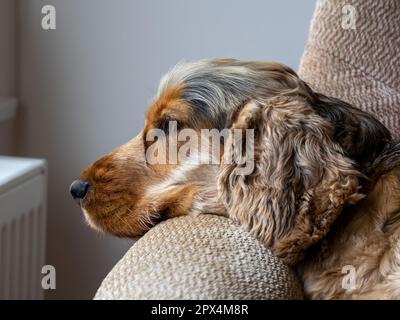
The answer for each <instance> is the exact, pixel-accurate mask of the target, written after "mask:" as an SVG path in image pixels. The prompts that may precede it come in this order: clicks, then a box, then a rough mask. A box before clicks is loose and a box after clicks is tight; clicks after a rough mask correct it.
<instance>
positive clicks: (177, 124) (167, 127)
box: [158, 119, 183, 134]
mask: <svg viewBox="0 0 400 320" xmlns="http://www.w3.org/2000/svg"><path fill="white" fill-rule="evenodd" d="M170 122H172V123H171V128H174V127H175V128H176V131H179V130H181V129H182V128H183V125H182V123H181V122H180V121H178V120H175V119H165V120H163V121H161V123H160V125H159V126H158V127H159V129H160V130H162V131H164V133H165V134H169V132H170V129H171V128H170Z"/></svg>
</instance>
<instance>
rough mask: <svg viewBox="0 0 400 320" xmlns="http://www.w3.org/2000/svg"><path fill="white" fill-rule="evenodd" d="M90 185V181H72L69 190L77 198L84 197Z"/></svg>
mask: <svg viewBox="0 0 400 320" xmlns="http://www.w3.org/2000/svg"><path fill="white" fill-rule="evenodd" d="M89 187H90V183H89V182H87V181H82V180H75V181H74V182H72V184H71V187H70V189H69V191H70V192H71V195H72V197H73V198H74V199H75V200H79V199H83V198H84V197H85V196H86V193H87V191H88V189H89Z"/></svg>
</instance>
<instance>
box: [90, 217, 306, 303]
mask: <svg viewBox="0 0 400 320" xmlns="http://www.w3.org/2000/svg"><path fill="white" fill-rule="evenodd" d="M301 298H302V290H301V286H300V284H299V282H298V279H297V278H296V276H295V274H294V272H293V270H291V269H290V268H289V267H287V266H286V265H284V264H283V263H282V262H281V261H280V260H279V259H278V258H276V257H274V256H273V255H272V254H271V252H270V251H269V250H267V249H265V247H263V246H262V245H261V244H260V243H259V242H258V241H256V240H255V239H253V238H251V237H250V236H249V234H248V233H247V232H245V231H244V230H243V229H242V228H241V227H239V226H237V225H235V224H234V223H233V222H232V221H231V220H229V219H227V218H223V217H218V216H213V215H199V216H196V217H194V216H185V217H180V218H174V219H170V220H167V221H165V222H162V223H160V224H159V225H157V226H156V227H154V228H152V229H151V230H150V231H149V232H148V233H147V234H146V235H144V236H143V237H142V238H141V239H140V240H138V241H137V242H136V243H135V244H134V245H133V247H132V248H131V249H130V250H129V251H128V252H127V253H126V255H125V256H124V257H123V258H122V259H121V260H120V261H119V262H118V263H117V264H116V266H115V267H114V268H113V270H112V271H111V272H110V273H109V274H108V276H107V277H106V278H105V279H104V281H103V283H102V285H101V286H100V288H99V289H98V291H97V293H96V296H95V299H301Z"/></svg>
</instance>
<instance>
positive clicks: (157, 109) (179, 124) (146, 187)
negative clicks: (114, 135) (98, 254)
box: [71, 60, 388, 245]
mask: <svg viewBox="0 0 400 320" xmlns="http://www.w3.org/2000/svg"><path fill="white" fill-rule="evenodd" d="M276 97H292V98H296V99H297V98H298V99H300V100H296V101H304V104H305V105H307V106H308V107H307V114H308V116H309V118H306V119H307V120H306V119H303V120H301V117H302V116H303V115H304V112H305V108H306V107H305V106H303V105H302V104H301V103H300V104H299V106H298V107H296V106H291V112H293V113H294V114H296V117H297V118H296V119H297V121H299V122H301V123H302V126H300V127H299V128H297V129H296V130H298V132H297V133H298V134H300V132H303V131H307V130H308V131H310V132H313V133H312V134H310V135H309V137H311V138H312V141H313V142H314V143H315V147H318V148H311V147H310V148H309V149H307V153H304V154H303V155H302V156H304V157H306V156H307V157H308V158H312V159H313V160H314V161H317V160H318V154H317V153H318V152H322V151H323V152H325V155H326V154H329V155H332V154H330V153H329V152H333V153H334V157H333V158H332V159H331V161H330V162H329V163H328V162H327V163H326V164H329V165H330V167H327V168H324V166H322V165H318V164H317V163H310V161H311V160H310V159H306V158H304V159H302V161H303V162H302V161H300V160H298V161H299V162H298V163H297V165H298V164H300V163H302V164H304V167H303V168H302V170H303V171H302V172H300V171H298V172H297V173H295V170H294V169H296V168H292V169H291V168H290V165H294V162H290V161H287V162H286V163H282V164H280V163H279V161H276V160H277V159H279V158H282V157H283V155H280V154H279V152H280V151H282V150H284V151H287V152H286V156H289V153H290V152H289V149H291V151H293V152H295V151H296V150H294V149H293V148H291V147H290V145H289V142H290V140H286V139H283V138H280V140H279V144H280V145H281V147H282V150H279V149H275V150H274V149H272V148H270V149H269V155H268V156H269V157H271V159H270V160H271V161H272V162H270V166H269V167H268V171H266V172H265V173H263V175H264V178H265V179H266V180H265V181H266V182H265V183H267V181H268V183H270V182H271V183H275V182H273V180H274V177H277V172H276V173H275V174H274V172H275V170H274V168H273V166H278V167H277V168H279V170H280V169H282V170H283V171H282V172H281V174H283V175H286V174H287V175H295V174H300V173H301V174H302V176H296V177H293V176H291V178H295V179H297V180H296V185H295V186H294V185H293V190H291V191H293V192H297V191H298V192H302V195H303V196H306V195H307V192H306V189H307V188H310V189H312V188H314V191H315V192H317V193H318V192H322V191H321V190H323V188H324V186H325V184H323V183H321V181H322V180H324V179H327V181H328V180H329V181H330V184H326V186H328V185H329V186H332V185H335V184H334V179H335V178H338V177H339V176H340V178H338V179H339V181H340V183H341V184H342V185H345V184H346V183H347V182H348V183H350V185H351V186H349V192H348V201H347V200H346V201H343V203H342V204H343V205H344V204H345V203H348V202H349V203H350V202H351V201H353V200H354V201H355V199H356V198H357V196H356V195H355V194H356V193H357V192H356V190H357V173H356V171H357V170H358V169H360V168H361V167H360V168H354V167H353V165H354V166H358V163H357V157H358V156H359V154H358V153H357V152H356V153H354V152H355V150H364V149H365V150H366V149H368V148H370V149H371V150H372V151H374V152H375V148H378V146H379V145H380V144H381V143H382V141H383V140H385V139H386V138H388V134H387V131H385V130H386V129H385V128H384V127H383V126H382V125H381V124H380V123H379V122H377V121H376V120H375V119H374V118H373V117H371V116H369V115H367V114H365V113H362V112H361V113H362V117H358V116H356V115H355V113H356V111H354V110H356V109H355V108H352V107H351V106H348V105H347V104H344V105H342V107H341V108H337V109H335V112H332V110H331V109H330V108H328V107H327V105H328V104H329V103H331V106H332V107H334V105H335V103H336V102H335V101H334V102H332V101H325V100H324V99H328V98H326V97H323V96H319V95H317V94H316V93H314V92H313V91H312V90H311V89H310V88H309V87H308V86H307V85H306V84H305V83H304V82H303V81H301V80H300V79H299V78H298V76H297V75H296V74H295V72H294V71H292V70H291V69H290V68H288V67H286V66H283V65H280V64H277V63H269V62H241V61H236V60H202V61H198V62H193V63H186V64H179V65H177V66H176V67H175V68H173V69H172V70H171V71H170V72H168V74H167V75H166V76H165V77H164V78H163V79H162V81H161V84H160V87H159V91H158V94H157V97H156V100H155V102H154V104H153V105H152V106H151V107H150V108H149V110H148V112H147V114H146V121H145V124H144V128H143V130H142V132H141V133H140V134H139V135H138V136H137V137H135V138H134V139H133V140H131V141H130V142H128V143H127V144H126V145H123V146H121V147H119V148H117V149H116V150H115V151H113V152H111V153H110V154H108V155H106V156H105V157H103V158H102V159H100V160H98V161H96V162H95V163H94V164H92V165H91V166H90V167H89V168H87V169H86V170H85V171H83V172H82V174H81V175H80V176H79V177H78V178H77V180H76V181H75V182H74V183H73V184H72V186H71V193H72V194H73V196H74V198H75V199H76V200H77V201H78V202H79V204H80V206H81V207H82V209H83V211H84V213H85V216H86V219H87V220H88V222H89V224H90V225H92V226H93V227H94V228H96V229H97V230H100V231H104V232H109V233H112V234H115V235H118V236H127V237H136V236H140V235H142V234H144V233H145V232H146V231H147V230H148V229H149V228H151V227H152V226H153V225H155V224H156V223H157V222H159V221H161V220H164V219H168V218H170V217H175V216H179V215H184V214H191V213H214V214H221V215H231V216H232V217H235V216H236V214H234V213H233V211H232V210H236V209H235V208H233V207H231V205H233V204H235V201H236V200H234V201H231V200H228V199H234V198H236V199H238V197H236V195H235V194H232V193H235V192H236V191H238V190H236V189H234V188H233V189H232V191H229V190H228V189H227V188H224V187H223V184H224V183H225V182H226V183H228V180H229V179H230V178H228V177H227V176H231V175H230V174H226V173H227V170H228V169H227V167H226V166H225V165H223V166H220V162H221V160H222V159H223V155H224V149H225V147H226V146H227V147H228V150H229V146H230V144H229V143H227V141H231V140H232V137H230V133H231V131H232V130H228V129H227V128H231V129H232V128H235V126H237V125H238V122H237V121H238V119H240V118H241V117H239V116H238V115H239V114H240V112H241V111H243V110H245V108H244V106H245V105H246V102H248V101H255V102H256V104H257V105H268V106H270V109H271V110H273V107H272V106H273V103H277V101H275V102H274V100H273V99H274V98H276ZM271 99H272V100H271ZM302 103H303V102H302ZM278 105H279V103H278ZM278 109H279V110H284V107H283V106H278ZM357 112H359V111H358V110H357ZM311 115H313V116H315V117H318V119H319V122H317V123H314V122H312V121H313V119H314V118H312V117H311ZM338 117H339V118H340V119H341V120H340V121H338V119H339V118H338ZM310 119H311V120H310ZM354 119H356V120H354ZM357 119H360V121H359V122H357ZM275 120H276V119H274V120H273V121H275ZM310 121H311V122H310ZM171 123H172V125H171ZM242 124H243V123H242ZM275 125H276V127H275V130H278V129H279V130H280V132H281V133H282V134H284V132H285V131H287V130H288V131H287V137H289V136H290V134H291V133H293V132H292V131H290V130H291V129H292V128H291V127H290V126H287V125H285V121H279V122H277V123H276V124H275ZM246 126H247V125H246ZM246 126H243V128H245V127H246ZM321 126H322V127H321ZM247 127H248V126H247ZM247 127H246V128H247ZM250 127H251V126H250ZM250 127H249V128H250ZM350 127H351V128H352V130H347V129H348V128H350ZM204 129H209V130H212V129H214V130H215V129H216V130H218V132H221V131H223V130H224V129H225V130H227V131H226V132H227V135H226V137H225V136H223V135H221V136H220V139H217V142H216V143H214V144H212V146H211V148H201V147H194V148H191V149H190V150H186V149H185V148H184V146H185V142H186V140H185V139H178V140H176V139H175V140H174V139H170V138H171V137H173V136H180V135H181V134H183V136H185V137H188V136H190V135H193V133H195V134H194V135H195V136H196V137H194V138H193V139H194V140H196V139H197V141H200V143H199V145H201V142H203V141H208V142H210V136H207V137H204V136H203V133H202V130H204ZM311 129H312V130H311ZM188 130H189V131H190V132H189V131H188ZM371 131H374V132H377V133H375V134H373V135H371V137H372V138H371V139H372V140H373V141H368V142H369V143H370V145H369V146H367V147H365V143H364V142H361V141H360V139H357V136H359V135H360V134H361V135H364V134H369V132H371ZM257 132H258V133H257ZM259 132H260V130H259V129H258V130H256V137H255V138H257V137H259V136H257V134H259ZM263 132H264V131H263ZM303 133H304V132H303ZM276 138H277V136H274V135H270V137H269V139H276ZM230 139H231V140H230ZM265 139H266V138H265V137H264V140H263V141H264V142H265V141H266V140H265ZM318 139H321V141H319V142H317V141H316V140H318ZM267 140H268V139H267ZM254 141H255V143H256V144H258V143H259V142H260V140H258V139H255V140H254ZM328 142H329V144H328V145H327V148H329V150H325V149H324V147H323V146H324V143H328ZM269 143H270V144H271V145H272V144H276V143H278V141H272V140H271V141H270V142H269ZM303 144H304V145H307V141H303ZM262 147H263V146H262V145H259V146H257V145H256V151H257V150H259V149H257V148H262ZM285 148H286V149H285ZM181 149H184V150H186V151H185V152H183V153H184V154H185V157H180V156H176V155H174V152H175V151H174V150H179V151H180V150H181ZM171 150H172V152H171ZM299 150H300V149H298V151H299ZM365 150H364V151H363V153H368V152H366V151H365ZM371 150H370V151H371ZM274 152H278V153H277V154H275V153H274ZM369 154H372V153H369ZM293 155H295V154H293ZM255 156H256V158H255V159H254V160H255V162H256V166H255V170H258V171H257V172H259V167H257V161H259V158H257V152H256V153H255ZM204 157H206V158H207V160H206V161H205V162H204V161H202V159H203V158H204ZM298 157H300V155H298ZM335 157H336V158H335ZM150 158H151V161H150ZM154 159H156V160H157V161H153V160H154ZM273 159H275V160H274V161H273ZM282 159H283V158H282ZM289 159H291V158H290V157H289ZM214 160H215V161H214ZM306 160H308V161H309V163H308V164H309V166H308V167H306V166H305V163H306ZM339 160H340V161H339ZM207 161H208V162H207ZM335 161H339V162H338V163H337V165H339V166H342V167H341V170H343V176H341V175H340V174H339V175H335V172H336V171H335V170H334V168H333V165H334V162H335ZM283 167H285V168H284V169H283ZM231 168H233V167H231ZM257 168H258V169H257ZM277 168H276V169H277ZM361 169H362V168H361ZM361 169H360V171H362V170H361ZM313 170H315V172H311V171H313ZM233 171H234V170H232V172H233ZM334 171H335V172H334ZM219 172H224V173H225V174H226V179H225V182H224V179H223V178H221V177H222V176H223V174H221V173H220V174H219V181H220V187H221V192H220V194H219V191H218V187H217V185H218V184H217V176H218V173H219ZM268 175H270V176H268ZM347 176H351V178H349V180H346V177H347ZM249 177H252V175H249ZM282 178H284V177H282ZM342 178H343V179H342ZM283 180H285V179H283ZM276 183H277V182H276ZM281 183H284V182H282V181H281ZM249 186H252V188H254V192H256V190H257V187H258V184H254V185H252V184H249ZM264 186H265V184H263V185H262V187H264ZM286 187H287V186H286ZM235 190H236V191H235ZM261 191H262V190H258V191H257V192H261ZM238 194H240V192H238ZM353 194H354V197H353V196H352V195H353ZM293 195H294V193H291V196H292V198H290V196H288V197H286V202H287V203H288V204H290V205H291V207H290V208H291V209H290V210H291V213H289V212H288V211H285V210H280V211H277V212H276V214H275V215H276V219H282V220H284V221H290V223H289V225H290V226H293V224H294V223H295V220H293V219H295V218H293V217H289V216H286V215H293V216H296V213H295V212H294V208H296V207H297V205H298V203H295V202H296V201H298V197H297V196H296V197H294V196H293ZM321 195H322V193H321ZM310 197H311V196H310ZM314 200H315V201H314ZM322 200H323V197H321V199H320V201H321V202H322ZM248 204H249V207H246V205H245V203H243V205H242V206H240V208H241V209H242V210H243V214H245V212H247V213H248V214H249V215H250V214H251V212H250V209H251V206H250V203H248ZM260 204H261V203H260ZM318 204H319V202H318V201H316V198H313V206H316V205H318ZM326 205H327V204H322V203H321V204H320V206H321V207H324V206H326ZM311 207H312V206H310V208H311ZM238 208H239V207H238ZM281 209H282V208H281ZM310 210H311V209H310ZM236 211H237V210H236ZM337 211H339V210H337ZM307 212H308V211H307ZM336 214H337V213H335V214H332V218H329V213H327V214H325V216H324V217H325V218H327V219H334V218H335V217H336ZM237 220H238V221H239V222H241V223H243V224H244V225H245V226H247V227H248V229H252V228H251V226H250V225H246V222H245V220H241V219H237ZM329 221H330V220H329ZM253 222H254V221H253ZM253 222H252V223H253ZM310 223H318V222H315V221H312V222H310ZM328 224H329V223H328ZM265 226H266V228H267V229H268V230H270V231H271V232H272V233H280V232H282V230H280V229H279V228H271V227H269V226H268V225H265ZM285 230H286V231H288V232H286V231H285V232H286V233H285V234H286V235H288V234H290V228H287V229H285ZM267 238H268V237H267ZM270 238H271V239H276V241H275V243H278V242H279V241H280V239H281V238H280V237H279V236H276V235H271V236H270ZM265 239H266V238H265ZM268 239H269V238H268ZM265 243H266V244H268V245H270V244H271V243H270V242H268V241H266V242H265Z"/></svg>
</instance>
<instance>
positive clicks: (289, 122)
mask: <svg viewBox="0 0 400 320" xmlns="http://www.w3.org/2000/svg"><path fill="white" fill-rule="evenodd" d="M237 129H254V158H253V157H252V155H251V154H247V152H242V151H239V152H238V143H239V141H238V140H240V139H237V137H243V135H242V136H240V135H237V134H235V131H237ZM241 143H242V142H241ZM240 150H244V148H243V146H240ZM251 160H254V162H255V164H254V170H253V172H251V173H250V174H248V175H243V174H241V172H239V170H240V169H241V168H242V166H243V163H248V162H249V161H251ZM224 162H225V163H223V164H222V165H221V167H220V172H219V177H218V187H219V192H220V197H221V200H222V201H223V202H224V204H225V206H226V208H227V210H228V212H229V215H230V217H231V218H232V219H234V220H236V221H237V222H239V223H240V224H242V225H244V226H245V228H246V229H248V230H249V231H250V232H251V233H252V234H253V235H254V236H255V237H256V238H258V239H259V240H261V241H262V242H263V243H264V244H265V245H266V246H269V247H271V248H272V250H273V252H274V253H275V254H276V255H277V256H279V257H281V258H282V259H283V260H284V261H285V262H286V263H288V264H295V263H297V262H299V261H300V260H301V259H302V258H303V256H304V254H305V251H306V249H307V248H308V247H309V246H311V245H312V244H314V243H315V242H317V241H318V240H320V239H321V238H322V237H324V236H325V235H326V234H327V232H328V231H329V228H330V226H331V224H332V223H333V222H334V221H335V219H336V218H337V216H338V215H339V214H340V213H341V211H342V209H343V207H344V206H346V205H347V204H353V203H355V202H357V201H359V200H360V199H361V198H362V197H363V195H361V194H359V193H358V190H359V182H358V177H359V176H360V173H359V172H358V171H356V170H355V169H354V168H353V163H352V161H351V160H350V159H348V158H346V157H345V156H344V155H343V150H342V149H341V147H340V146H339V145H338V144H337V143H335V142H334V141H333V128H332V126H331V124H330V123H329V122H328V121H327V120H325V119H323V118H322V117H320V116H318V115H317V114H316V113H315V112H314V111H313V109H312V108H311V107H310V106H309V105H308V104H307V102H306V101H304V100H302V99H300V98H291V97H284V96H280V97H275V98H272V99H270V100H269V101H268V102H267V103H265V104H264V105H259V104H257V103H255V102H250V103H248V104H247V105H246V106H245V107H244V108H243V109H242V110H241V111H240V113H239V114H238V116H237V117H236V120H235V121H234V123H233V125H232V127H231V128H230V136H229V139H228V141H227V144H226V148H225V154H224Z"/></svg>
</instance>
